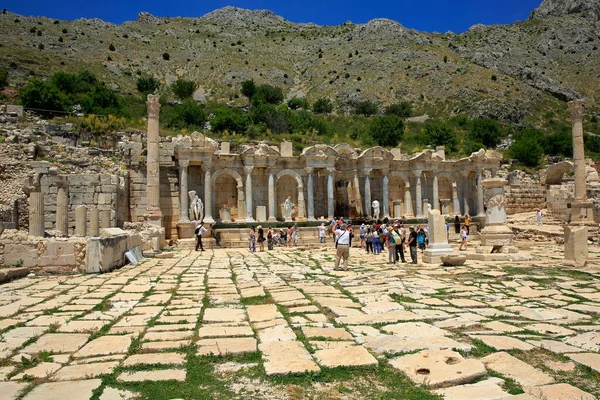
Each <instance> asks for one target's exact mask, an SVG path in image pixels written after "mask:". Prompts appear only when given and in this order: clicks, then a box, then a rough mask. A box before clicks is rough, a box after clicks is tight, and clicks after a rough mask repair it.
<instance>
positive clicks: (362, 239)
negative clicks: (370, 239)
mask: <svg viewBox="0 0 600 400" xmlns="http://www.w3.org/2000/svg"><path fill="white" fill-rule="evenodd" d="M366 231H367V227H366V226H365V224H364V223H363V224H362V225H361V226H360V230H359V237H360V248H361V249H364V248H365V235H366V234H367V232H366Z"/></svg>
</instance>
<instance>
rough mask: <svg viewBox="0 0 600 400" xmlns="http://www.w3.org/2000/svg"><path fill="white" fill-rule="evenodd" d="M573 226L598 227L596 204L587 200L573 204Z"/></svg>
mask: <svg viewBox="0 0 600 400" xmlns="http://www.w3.org/2000/svg"><path fill="white" fill-rule="evenodd" d="M571 225H594V226H595V225H596V223H595V222H594V203H593V202H591V201H587V200H574V201H573V202H572V203H571Z"/></svg>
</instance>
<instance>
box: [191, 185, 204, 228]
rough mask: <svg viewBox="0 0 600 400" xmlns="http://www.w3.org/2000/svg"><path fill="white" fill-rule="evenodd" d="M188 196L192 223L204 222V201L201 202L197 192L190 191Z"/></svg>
mask: <svg viewBox="0 0 600 400" xmlns="http://www.w3.org/2000/svg"><path fill="white" fill-rule="evenodd" d="M188 196H190V218H191V219H192V221H202V219H204V204H202V200H200V198H199V197H198V195H197V194H196V191H195V190H190V191H189V192H188Z"/></svg>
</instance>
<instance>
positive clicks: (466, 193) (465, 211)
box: [462, 171, 471, 215]
mask: <svg viewBox="0 0 600 400" xmlns="http://www.w3.org/2000/svg"><path fill="white" fill-rule="evenodd" d="M462 175H463V215H467V214H469V212H470V211H471V210H469V171H462Z"/></svg>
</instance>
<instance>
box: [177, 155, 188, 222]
mask: <svg viewBox="0 0 600 400" xmlns="http://www.w3.org/2000/svg"><path fill="white" fill-rule="evenodd" d="M189 165H190V160H179V223H185V222H190V204H189V203H190V200H189V196H188V166H189Z"/></svg>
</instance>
